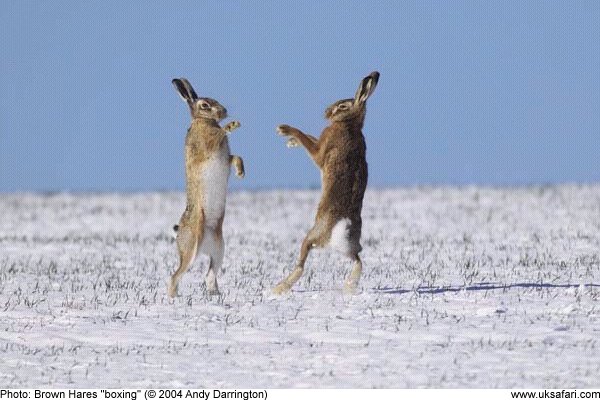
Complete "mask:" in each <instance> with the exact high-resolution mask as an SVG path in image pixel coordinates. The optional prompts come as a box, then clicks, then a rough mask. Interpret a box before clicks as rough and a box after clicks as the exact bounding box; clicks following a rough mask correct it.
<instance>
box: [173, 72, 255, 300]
mask: <svg viewBox="0 0 600 400" xmlns="http://www.w3.org/2000/svg"><path fill="white" fill-rule="evenodd" d="M173 85H174V86H175V89H177V92H178V93H179V95H180V96H181V98H182V99H183V101H185V102H186V103H187V104H188V106H189V107H190V112H191V114H192V124H191V125H190V127H189V129H188V131H187V136H186V137H185V178H186V194H187V204H186V207H185V211H184V212H183V215H182V216H181V219H180V220H179V225H176V226H175V227H174V229H175V231H176V232H177V240H176V241H177V250H178V251H179V268H178V269H177V271H176V272H175V273H174V274H173V276H172V277H171V282H170V285H169V296H171V297H174V296H175V295H176V294H177V284H178V283H179V280H180V279H181V276H182V275H183V274H184V273H185V271H187V269H188V268H189V267H190V265H191V264H192V263H193V262H194V259H195V258H196V255H197V254H198V253H199V252H201V253H205V254H207V255H208V256H209V257H210V265H209V268H208V273H207V275H206V288H207V291H208V292H209V293H210V294H218V293H219V287H218V285H217V273H218V272H219V268H220V267H221V263H222V262H223V253H224V243H223V218H224V216H225V196H226V194H227V181H228V179H229V171H230V168H231V165H233V166H234V167H235V169H236V175H237V176H238V177H239V178H243V177H244V163H243V161H242V159H241V158H240V157H239V156H234V155H231V154H230V153H229V143H228V141H227V134H228V133H229V132H231V131H233V130H234V129H236V128H238V127H239V126H240V123H239V122H237V121H233V122H230V123H228V124H227V125H225V126H224V127H223V128H221V126H219V122H220V121H221V120H222V119H224V118H226V117H227V110H226V109H225V107H223V106H222V105H221V104H219V102H218V101H216V100H213V99H210V98H206V97H198V95H197V94H196V92H195V91H194V89H193V88H192V85H191V84H190V83H189V82H188V80H187V79H184V78H181V79H173Z"/></svg>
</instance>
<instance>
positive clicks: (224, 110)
mask: <svg viewBox="0 0 600 400" xmlns="http://www.w3.org/2000/svg"><path fill="white" fill-rule="evenodd" d="M222 116H223V118H227V109H226V108H223V112H222Z"/></svg>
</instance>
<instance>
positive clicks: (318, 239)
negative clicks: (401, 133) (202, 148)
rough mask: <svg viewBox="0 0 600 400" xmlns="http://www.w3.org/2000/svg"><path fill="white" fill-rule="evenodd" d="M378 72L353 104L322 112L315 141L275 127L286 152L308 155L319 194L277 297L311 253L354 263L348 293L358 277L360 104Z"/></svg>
mask: <svg viewBox="0 0 600 400" xmlns="http://www.w3.org/2000/svg"><path fill="white" fill-rule="evenodd" d="M378 80H379V72H372V73H371V74H370V75H369V76H367V77H365V78H364V79H363V80H362V82H361V83H360V85H359V86H358V90H357V91H356V95H355V96H354V98H353V99H344V100H339V101H336V102H335V103H333V104H332V105H330V106H329V107H328V108H327V109H326V110H325V118H326V119H328V120H329V121H330V122H331V124H330V125H329V126H328V127H326V128H325V129H324V130H323V132H322V133H321V137H320V138H319V139H317V138H315V137H314V136H311V135H307V134H305V133H302V132H301V131H300V130H298V129H296V128H293V127H291V126H289V125H279V127H277V131H278V132H279V134H280V135H282V136H286V137H288V138H289V139H288V143H287V145H288V147H295V146H298V145H301V146H304V148H305V149H306V151H307V152H308V155H309V156H310V157H311V158H312V160H313V161H314V162H315V164H316V165H317V167H319V169H320V170H321V184H322V195H321V201H320V202H319V207H318V209H317V215H316V217H315V223H314V226H313V227H312V228H311V229H310V231H309V232H308V234H307V235H306V237H305V238H304V241H303V242H302V247H301V248H300V257H299V258H298V261H297V264H296V268H295V269H294V270H293V271H292V273H291V274H290V275H289V276H288V277H287V278H285V279H284V280H282V281H281V282H280V283H279V284H278V285H277V286H276V287H275V288H274V289H273V292H274V293H275V294H281V293H284V292H287V291H288V290H290V288H291V287H292V286H293V285H294V284H295V283H296V282H297V281H298V279H300V277H301V276H302V273H303V272H304V263H305V262H306V258H307V257H308V253H309V252H310V250H311V249H312V248H315V247H316V248H318V247H326V246H329V247H332V248H334V249H336V250H338V251H340V252H341V253H343V254H345V255H347V256H348V257H350V258H351V259H352V260H353V261H354V265H353V268H352V272H351V273H350V276H349V277H348V278H347V280H346V282H345V285H344V289H345V291H346V292H350V293H352V292H354V291H355V290H356V288H357V286H358V281H359V279H360V275H361V273H362V262H361V260H360V257H359V256H358V254H359V253H360V251H361V250H362V247H361V245H360V235H361V227H362V220H361V216H360V213H361V209H362V202H363V196H364V193H365V189H366V187H367V161H366V158H365V152H366V145H365V138H364V136H363V134H362V127H363V123H364V120H365V114H366V101H367V99H368V98H369V96H371V94H372V93H373V91H374V90H375V87H376V86H377V82H378Z"/></svg>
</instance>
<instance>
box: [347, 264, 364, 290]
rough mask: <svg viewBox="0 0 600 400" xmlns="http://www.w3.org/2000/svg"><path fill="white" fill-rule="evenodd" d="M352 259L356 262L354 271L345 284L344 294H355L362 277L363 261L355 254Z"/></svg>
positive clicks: (353, 267)
mask: <svg viewBox="0 0 600 400" xmlns="http://www.w3.org/2000/svg"><path fill="white" fill-rule="evenodd" d="M352 259H353V260H354V264H353V266H352V271H351V272H350V276H348V278H347V279H346V282H345V283H344V292H346V293H348V294H353V293H355V292H356V289H357V288H358V282H359V281H360V276H361V274H362V261H361V259H360V257H359V256H358V254H354V255H353V256H352Z"/></svg>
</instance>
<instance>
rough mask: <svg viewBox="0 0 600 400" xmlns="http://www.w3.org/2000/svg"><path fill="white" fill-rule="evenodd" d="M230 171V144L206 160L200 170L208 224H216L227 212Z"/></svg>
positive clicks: (205, 218) (204, 208)
mask: <svg viewBox="0 0 600 400" xmlns="http://www.w3.org/2000/svg"><path fill="white" fill-rule="evenodd" d="M229 171H230V164H229V146H228V145H227V144H225V145H224V146H222V147H221V149H220V150H219V152H217V153H215V154H214V155H213V156H212V157H211V158H209V159H208V160H206V163H205V164H204V168H202V170H201V172H200V173H201V177H200V179H201V180H202V186H203V188H204V196H203V197H204V198H203V205H202V206H203V207H202V208H203V210H204V220H205V222H206V225H208V226H216V224H217V221H218V220H219V219H221V217H223V214H224V213H225V199H226V196H227V181H228V179H229Z"/></svg>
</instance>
